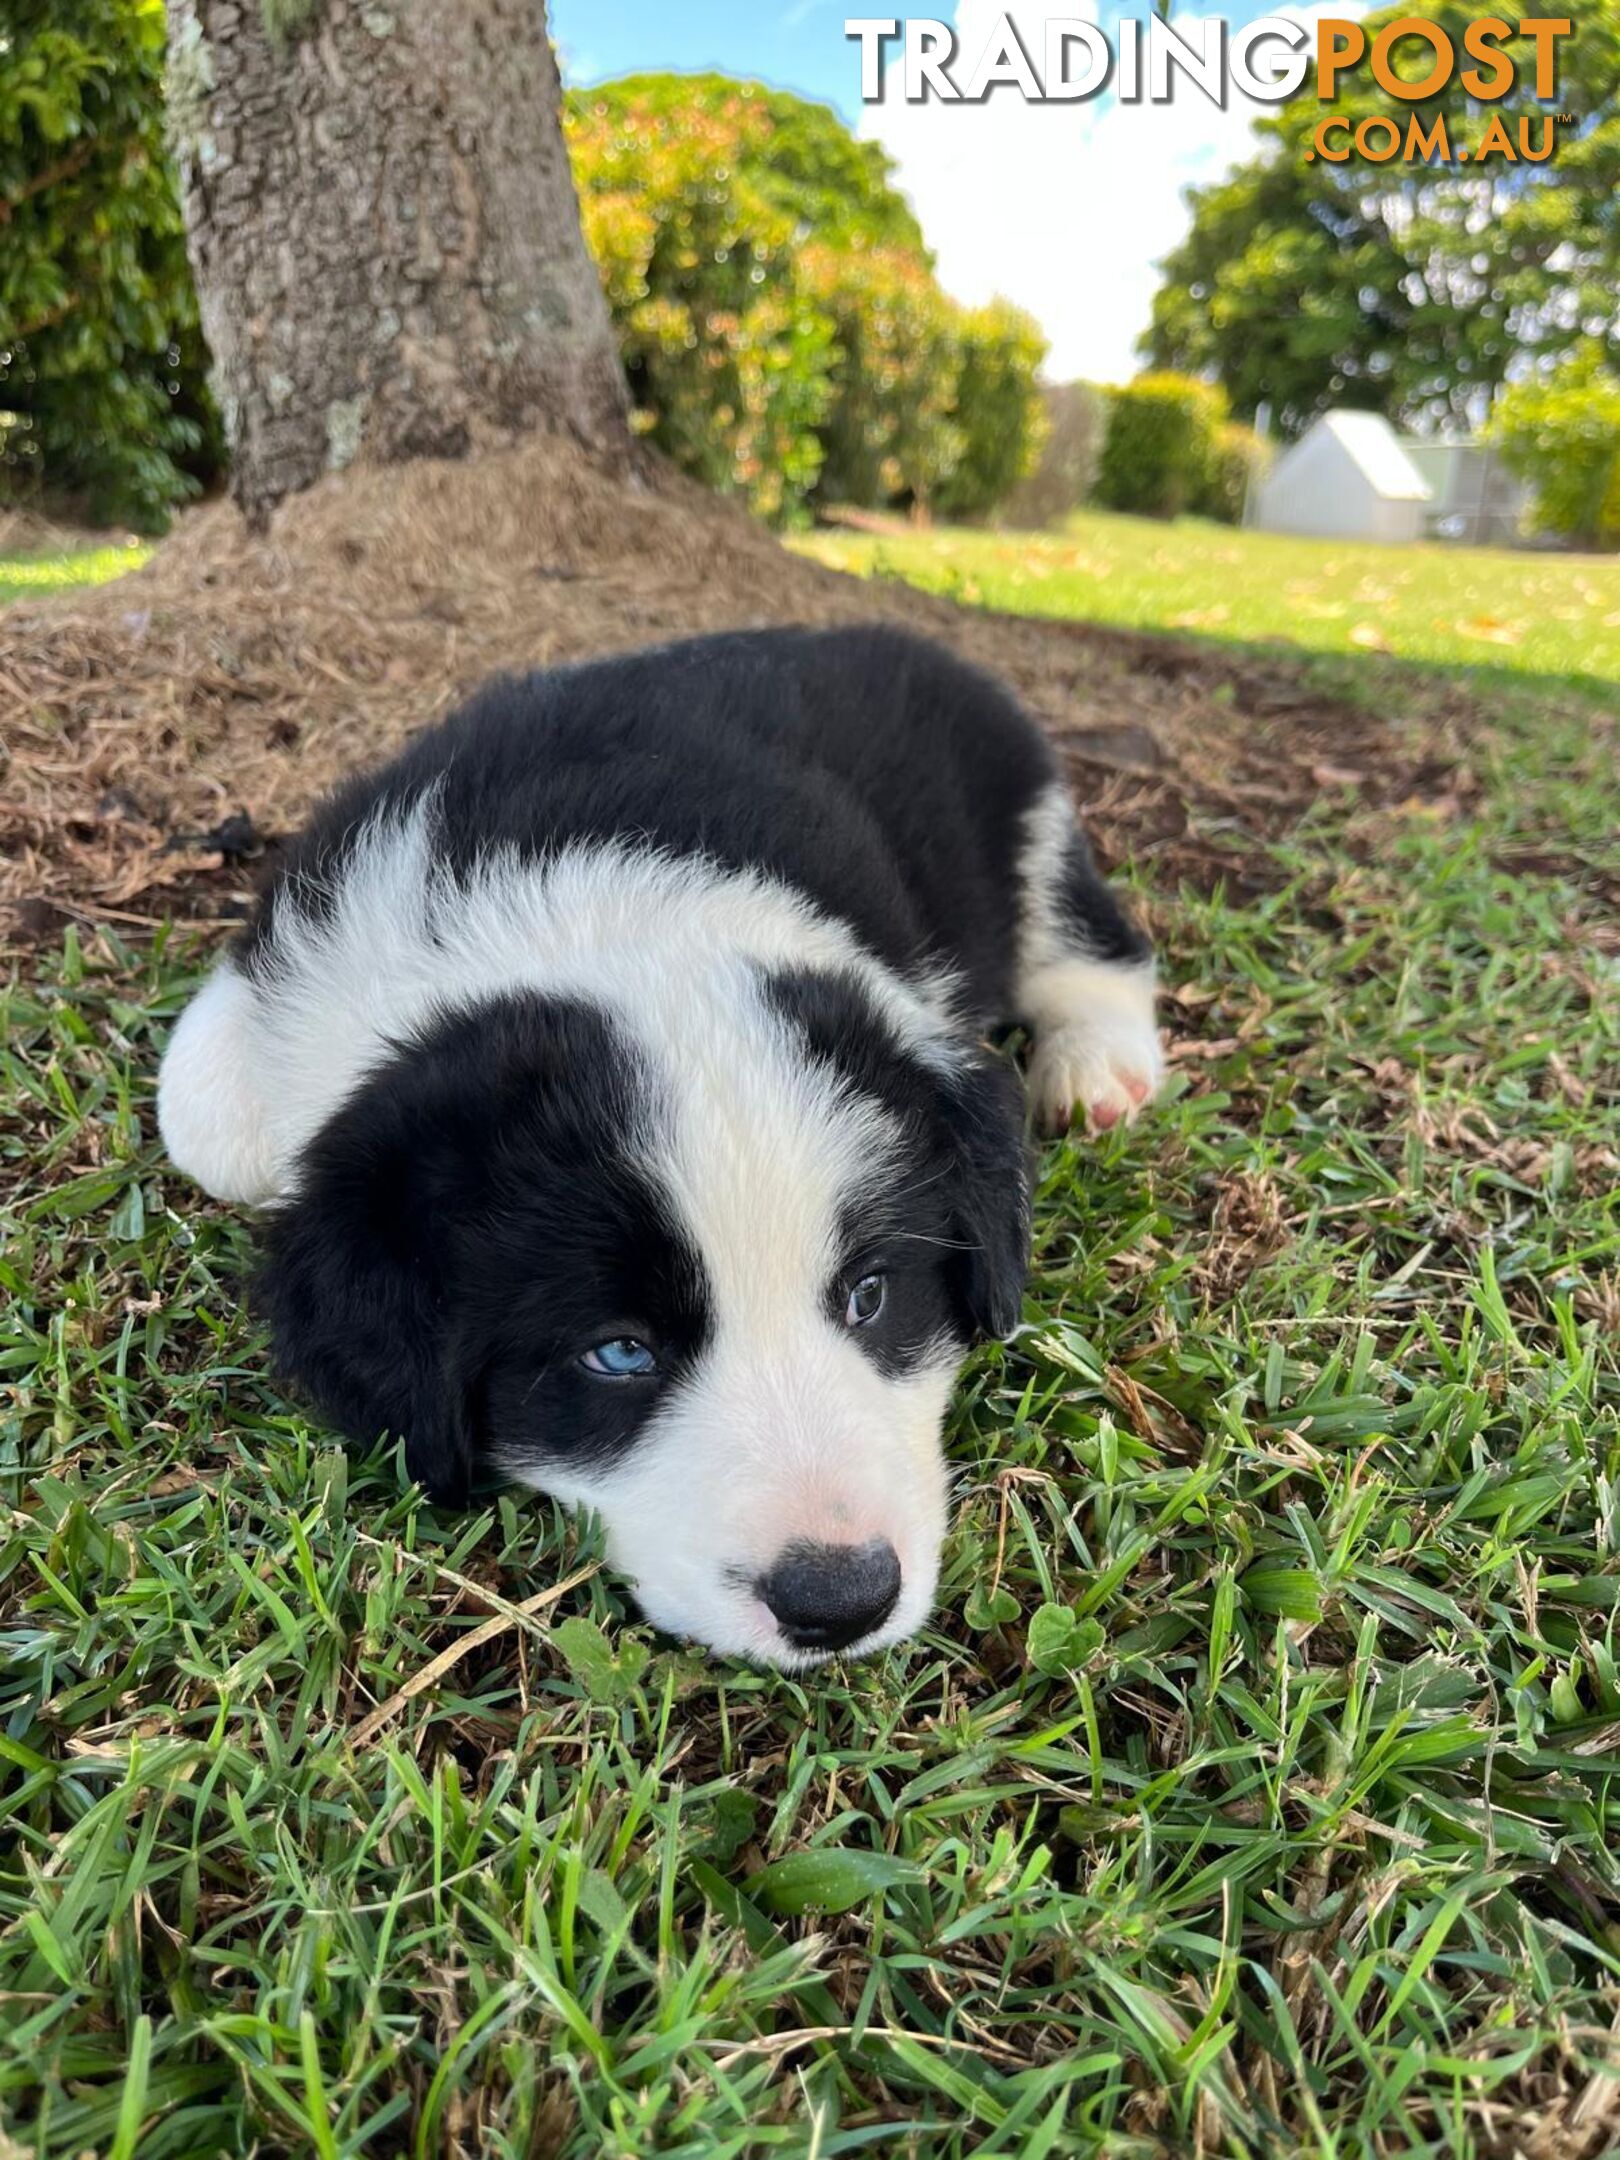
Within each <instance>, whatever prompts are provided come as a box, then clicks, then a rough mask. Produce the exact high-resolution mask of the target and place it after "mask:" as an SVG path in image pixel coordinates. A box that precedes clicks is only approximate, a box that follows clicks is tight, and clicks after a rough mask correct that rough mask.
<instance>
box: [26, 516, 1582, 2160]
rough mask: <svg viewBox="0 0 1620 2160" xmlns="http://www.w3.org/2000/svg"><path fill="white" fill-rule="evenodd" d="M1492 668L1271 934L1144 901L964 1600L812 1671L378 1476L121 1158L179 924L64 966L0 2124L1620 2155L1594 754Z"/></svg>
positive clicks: (137, 2145)
mask: <svg viewBox="0 0 1620 2160" xmlns="http://www.w3.org/2000/svg"><path fill="white" fill-rule="evenodd" d="M1170 537H1173V536H1170ZM1160 544H1163V545H1169V544H1170V539H1169V538H1167V537H1166V536H1163V535H1161V536H1160ZM975 545H978V546H1000V545H1002V543H982V542H981V543H975ZM1103 582H1104V583H1106V580H1104V581H1103ZM1516 695H1517V696H1518V697H1519V698H1520V700H1521V701H1522V706H1523V709H1522V710H1519V709H1518V708H1517V707H1513V708H1512V709H1510V710H1509V711H1508V712H1507V713H1505V714H1502V713H1498V712H1496V711H1494V710H1493V713H1492V716H1491V724H1489V725H1486V726H1483V727H1482V728H1481V730H1480V731H1479V732H1478V734H1477V736H1476V737H1475V739H1474V740H1473V741H1472V744H1471V748H1470V752H1469V755H1470V757H1471V758H1472V760H1473V761H1474V766H1475V770H1476V773H1477V778H1478V782H1479V789H1478V793H1477V796H1476V795H1470V796H1469V797H1468V803H1467V805H1466V806H1465V804H1464V802H1463V800H1462V798H1461V797H1458V798H1456V799H1455V800H1454V801H1453V803H1452V805H1451V808H1450V809H1449V810H1447V811H1445V812H1444V813H1440V812H1437V811H1436V810H1435V808H1434V806H1433V805H1432V804H1427V803H1424V802H1421V801H1418V802H1414V803H1412V804H1409V805H1401V806H1398V807H1396V808H1393V809H1391V810H1388V811H1386V812H1382V813H1376V814H1374V813H1370V812H1367V811H1365V810H1364V809H1362V808H1359V807H1358V806H1357V804H1356V803H1355V801H1354V799H1353V798H1352V797H1350V796H1348V795H1345V794H1343V793H1339V794H1335V795H1333V796H1332V797H1331V798H1329V799H1327V800H1324V802H1323V803H1321V804H1320V805H1318V806H1317V807H1316V808H1315V809H1313V811H1312V813H1311V815H1310V817H1309V819H1308V821H1307V823H1306V824H1305V825H1304V826H1303V827H1302V828H1300V829H1298V830H1296V831H1295V832H1294V833H1292V834H1291V835H1290V836H1288V837H1287V838H1286V839H1285V840H1283V841H1281V842H1279V843H1278V844H1277V845H1276V846H1275V847H1274V848H1273V849H1271V850H1270V851H1266V850H1264V849H1261V850H1260V852H1261V854H1262V855H1263V856H1264V867H1265V870H1266V872H1267V877H1268V880H1269V890H1268V892H1267V893H1266V896H1265V897H1263V898H1261V899H1259V900H1258V901H1255V902H1253V903H1251V904H1248V905H1238V904H1236V903H1235V902H1233V901H1232V900H1230V899H1228V898H1225V897H1223V896H1221V895H1219V894H1216V895H1214V896H1208V895H1204V896H1200V895H1195V894H1190V893H1189V894H1184V895H1180V896H1178V895H1176V894H1174V893H1171V892H1167V891H1165V890H1163V889H1160V888H1157V887H1156V886H1155V885H1153V884H1152V883H1146V884H1144V887H1143V893H1142V897H1143V898H1144V900H1146V901H1147V902H1148V903H1149V904H1150V905H1151V906H1152V908H1153V910H1154V914H1155V918H1156V924H1157V928H1158V930H1159V933H1160V935H1161V938H1162V941H1163V944H1164V949H1165V956H1166V972H1167V977H1168V981H1169V984H1170V986H1171V988H1172V990H1173V991H1174V992H1176V993H1178V994H1177V995H1176V996H1175V997H1174V998H1173V999H1172V1001H1171V1003H1170V1004H1169V1005H1168V1007H1167V1013H1168V1015H1169V1017H1170V1019H1171V1022H1172V1028H1173V1032H1174V1033H1175V1034H1177V1035H1178V1036H1180V1037H1181V1038H1183V1047H1182V1052H1181V1054H1179V1055H1178V1056H1177V1057H1176V1058H1175V1060H1174V1062H1173V1071H1174V1073H1175V1075H1176V1078H1175V1080H1174V1082H1173V1084H1172V1086H1171V1087H1170V1089H1169V1091H1168V1092H1167V1095H1166V1098H1165V1099H1164V1101H1163V1102H1162V1103H1161V1104H1159V1105H1157V1106H1156V1107H1155V1110H1154V1112H1153V1114H1152V1115H1151V1116H1150V1117H1148V1118H1147V1119H1145V1120H1144V1122H1143V1123H1142V1124H1141V1125H1140V1126H1139V1127H1138V1128H1137V1129H1136V1130H1135V1131H1134V1132H1133V1133H1131V1134H1129V1135H1125V1134H1115V1135H1112V1136H1109V1137H1108V1138H1105V1139H1104V1140H1102V1141H1101V1142H1099V1143H1096V1144H1093V1145H1083V1144H1067V1143H1066V1144H1064V1145H1061V1146H1055V1147H1053V1148H1051V1149H1049V1150H1048V1151H1047V1152H1046V1154H1045V1156H1044V1158H1043V1160H1042V1164H1041V1175H1040V1184H1039V1205H1038V1238H1037V1248H1038V1249H1037V1260H1036V1266H1035V1271H1034V1275H1033V1279H1032V1282H1031V1285H1030V1293H1029V1298H1028V1302H1027V1306H1026V1314H1025V1318H1026V1325H1025V1328H1024V1330H1023V1332H1022V1333H1021V1334H1020V1335H1019V1336H1018V1338H1017V1339H1016V1340H1015V1341H1014V1342H1013V1343H1012V1344H1011V1345H1009V1346H1007V1347H1005V1348H994V1349H988V1350H985V1351H983V1352H981V1353H980V1354H979V1355H978V1356H977V1357H976V1359H975V1360H974V1362H973V1364H972V1366H971V1367H970V1369H969V1372H968V1373H967V1375H966V1377H965V1379H964V1382H963V1385H962V1387H961V1389H960V1391H959V1394H958V1398H957V1407H956V1411H955V1415H954V1419H953V1427H952V1434H951V1453H952V1459H953V1462H954V1465H955V1470H956V1480H957V1489H956V1501H957V1505H956V1514H955V1522H954V1527H953V1530H952V1534H951V1538H950V1541H949V1546H948V1550H947V1561H946V1570H945V1576H944V1582H943V1586H942V1591H941V1599H940V1608H939V1612H938V1614H937V1616H936V1619H935V1621H934V1622H933V1624H932V1625H930V1627H929V1628H928V1629H927V1630H926V1632H925V1634H924V1636H923V1637H922V1639H921V1640H920V1641H919V1642H917V1643H916V1644H914V1645H913V1646H911V1647H909V1648H908V1649H906V1650H904V1651H902V1652H897V1653H895V1654H893V1655H891V1656H887V1657H884V1658H881V1659H878V1660H876V1661H874V1662H872V1663H869V1664H864V1665H855V1666H850V1667H837V1666H835V1667H834V1668H832V1669H831V1670H830V1671H828V1672H826V1673H823V1674H819V1675H816V1676H814V1677H812V1678H809V1679H805V1680H791V1679H783V1678H780V1677H777V1676H773V1675H767V1674H759V1673H751V1672H747V1671H744V1670H742V1669H739V1668H736V1667H731V1666H725V1665H717V1664H712V1663H706V1662H705V1661H704V1660H702V1659H701V1658H698V1657H695V1656H693V1655H692V1654H690V1653H689V1652H686V1651H683V1650H681V1649H679V1648H677V1647H676V1646H673V1645H671V1644H669V1643H667V1642H664V1641H661V1640H659V1639H657V1638H654V1637H653V1636H652V1635H651V1634H650V1633H649V1631H647V1630H646V1629H645V1628H642V1627H640V1626H638V1625H637V1623H636V1621H635V1618H634V1614H633V1609H632V1607H631V1605H630V1602H629V1600H628V1598H627V1596H626V1594H625V1589H624V1586H623V1584H622V1583H620V1582H619V1581H617V1580H616V1579H615V1578H614V1577H613V1576H612V1575H611V1574H609V1573H607V1572H606V1571H601V1572H597V1573H595V1574H593V1575H591V1576H590V1577H589V1579H588V1580H584V1581H580V1580H577V1579H575V1578H577V1571H578V1569H579V1567H580V1565H581V1562H582V1560H585V1561H588V1559H589V1558H590V1556H591V1552H592V1547H591V1544H590V1539H589V1536H588V1534H587V1535H586V1536H585V1537H584V1538H583V1539H582V1537H581V1534H580V1533H579V1531H578V1530H577V1529H576V1528H575V1527H574V1526H571V1525H570V1524H569V1523H567V1522H566V1520H565V1519H564V1518H563V1517H561V1516H560V1515H559V1514H558V1513H556V1512H555V1511H553V1510H552V1509H551V1508H550V1507H548V1506H547V1505H546V1504H545V1503H543V1502H538V1501H535V1500H533V1499H519V1498H517V1497H514V1496H511V1495H508V1496H504V1497H502V1498H501V1499H499V1500H498V1501H495V1502H492V1503H491V1504H489V1505H488V1506H486V1507H485V1508H484V1509H482V1511H480V1512H477V1513H474V1514H471V1515H467V1516H454V1515H446V1514H442V1513H440V1512H439V1511H437V1510H435V1509H434V1508H432V1507H429V1506H428V1505H426V1504H425V1503H424V1502H422V1501H421V1500H420V1498H419V1497H417V1496H416V1495H414V1494H412V1493H410V1492H408V1491H404V1490H402V1488H401V1485H400V1482H399V1475H398V1468H397V1464H396V1462H395V1461H394V1459H393V1458H392V1456H390V1455H387V1454H379V1455H373V1456H371V1457H370V1458H368V1459H364V1460H359V1459H355V1458H352V1457H350V1456H348V1455H346V1454H345V1453H344V1452H343V1450H342V1449H341V1448H340V1447H339V1446H338V1445H337V1444H336V1442H335V1441H334V1439H333V1437H332V1435H331V1434H330V1433H328V1432H326V1431H324V1430H322V1428H321V1427H320V1426H319V1425H318V1424H316V1423H314V1422H313V1421H312V1420H311V1419H310V1418H309V1417H308V1415H307V1414H306V1413H305V1412H304V1411H303V1410H302V1409H301V1408H300V1407H299V1406H298V1405H297V1404H296V1403H294V1402H292V1401H290V1400H289V1399H288V1398H287V1396H286V1395H285V1394H284V1393H283V1392H282V1391H281V1390H280V1389H279V1388H278V1387H277V1386H276V1384H275V1383H274V1381H273V1380H272V1378H271V1377H270V1375H269V1373H268V1372H267V1369H266V1361H265V1351H264V1344H263V1341H262V1338H261V1336H260V1334H259V1332H258V1330H257V1328H256V1327H255V1326H254V1325H253V1324H252V1323H251V1322H250V1321H249V1320H247V1319H246V1318H245V1317H244V1312H243V1284H244V1280H245V1276H246V1273H247V1269H248V1266H249V1258H250V1253H251V1247H252V1236H251V1230H250V1228H249V1226H247V1225H246V1224H245V1223H244V1222H243V1221H242V1220H241V1219H240V1218H239V1217H237V1216H234V1215H232V1214H230V1213H228V1212H226V1211H223V1210H221V1209H219V1208H216V1207H213V1206H210V1205H209V1204H207V1203H206V1202H204V1201H203V1200H201V1199H200V1197H199V1196H198V1194H197V1193H196V1192H195V1191H194V1190H193V1189H192V1188H191V1187H190V1186H188V1185H187V1183H186V1182H185V1180H184V1179H182V1178H180V1177H179V1176H177V1175H176V1174H175V1172H174V1171H173V1170H172V1169H170V1168H169V1167H168V1165H167V1164H166V1163H165V1161H164V1158H163V1154H162V1149H161V1147H160V1144H159V1141H158V1137H157V1133H156V1129H155V1122H154V1115H153V1078H154V1074H155V1070H156V1065H157V1060H158V1056H159V1052H160V1049H161V1045H162V1043H163V1040H164V1038H165V1036H166V1033H167V1030H168V1028H169V1026H170V1025H171V1023H172V1020H173V1017H174V1015H175V1014H176V1013H177V1011H178V1010H179V1008H180V1005H181V1002H182V1000H183V999H184V997H185V996H186V994H187V993H188V991H189V990H190V988H191V987H192V986H193V985H194V983H195V981H196V978H197V973H198V970H199V968H200V967H201V965H202V964H203V961H204V958H205V955H203V954H202V953H201V952H199V951H196V950H192V949H184V950H183V949H181V948H180V947H179V946H178V945H177V944H171V943H165V942H164V941H162V940H159V941H158V944H157V945H156V947H155V948H153V947H139V948H138V947H134V946H125V945H122V944H120V943H118V942H116V941H115V940H114V939H113V938H112V937H111V936H110V935H106V934H102V935H100V936H98V937H96V938H95V939H94V940H93V941H91V942H89V943H86V944H81V942H80V941H79V939H78V937H77V936H76V935H73V934H71V933H70V934H69V936H68V939H67V941H66V943H65V945H64V946H63V947H61V948H60V949H59V950H58V951H57V952H56V953H54V954H52V955H49V956H47V957H45V958H44V959H43V960H41V961H40V962H39V964H38V965H37V967H36V968H34V969H33V970H32V971H31V972H30V974H29V976H28V978H27V979H26V980H25V981H24V982H23V983H22V984H21V985H20V986H19V987H18V989H17V990H16V992H15V994H14V995H13V996H12V998H11V1000H10V1004H9V1009H8V1011H7V1012H6V1014H5V1036H4V1050H3V1062H0V1082H3V1092H0V2127H3V2129H4V2131H5V2133H6V2135H5V2136H0V2148H3V2149H4V2150H5V2151H6V2152H10V2151H11V2150H13V2148H15V2150H17V2151H18V2152H28V2153H30V2154H34V2153H38V2154H43V2155H49V2156H56V2155H62V2156H64V2160H65V2156H67V2155H70V2154H73V2155H76V2154H80V2153H84V2152H89V2151H94V2152H98V2153H101V2154H104V2155H116V2156H119V2160H136V2156H139V2160H191V2156H193V2155H200V2154H216V2153H228V2154H239V2153H247V2152H252V2151H256V2152H260V2153H264V2154H267V2155H268V2154H292V2153H297V2154H303V2153H319V2154H322V2155H329V2156H343V2160H369V2156H371V2155H376V2154H402V2155H403V2154H411V2155H419V2156H422V2160H430V2156H434V2155H438V2154H440V2153H466V2154H477V2155H479V2156H481V2160H482V2156H491V2160H517V2156H520V2155H521V2156H525V2160H527V2156H531V2155H538V2154H544V2155H547V2156H549V2160H601V2156H614V2160H638V2156H640V2155H642V2154H652V2153H657V2154H660V2155H663V2156H677V2160H756V2156H761V2155H782V2156H789V2160H810V2156H812V2155H814V2156H817V2160H821V2156H829V2160H831V2156H835V2155H836V2156H865V2155H881V2156H887V2155H890V2154H893V2155H896V2156H899V2155H905V2156H908V2160H967V2156H969V2155H972V2156H974V2160H984V2156H992V2160H994V2156H1000V2160H1023V2156H1025V2155H1037V2156H1051V2160H1072V2156H1080V2160H1180V2156H1182V2155H1192V2154H1194V2153H1199V2154H1205V2155H1209V2156H1211V2160H1214V2156H1216V2155H1229V2156H1235V2160H1280V2156H1282V2155H1290V2156H1292V2155H1308V2156H1310V2160H1417V2156H1420V2155H1421V2156H1429V2160H1503V2156H1505V2155H1508V2154H1510V2153H1522V2154H1525V2155H1527V2156H1529V2155H1536V2156H1541V2160H1555V2156H1556V2160H1563V2156H1566V2155H1567V2156H1569V2160H1600V2156H1601V2155H1602V2154H1604V2153H1607V2152H1610V2151H1613V2150H1614V2149H1615V2138H1616V2136H1617V2134H1620V2085H1617V2084H1616V2082H1615V2077H1616V2073H1617V2071H1620V2055H1617V2051H1616V2042H1615V2031H1616V2020H1617V2014H1620V1925H1617V1917H1616V1916H1617V1914H1620V1859H1617V1853H1620V1840H1617V1837H1616V1823H1615V1815H1614V1810H1615V1794H1616V1791H1617V1789H1620V1750H1617V1738H1620V1667H1617V1656H1620V1514H1617V1505H1616V1494H1617V1493H1620V1378H1617V1361H1616V1341H1617V1330H1620V1216H1617V1206H1616V1186H1617V1182H1620V1153H1617V1147H1620V1143H1617V1140H1616V1127H1617V1110H1620V1104H1617V1088H1620V1007H1617V1001H1616V998H1615V996H1614V990H1615V984H1616V974H1615V970H1616V957H1615V947H1614V942H1613V935H1612V933H1613V920H1612V912H1610V911H1608V909H1607V907H1606V903H1605V902H1604V900H1603V898H1602V893H1603V889H1604V887H1603V881H1604V880H1605V879H1615V878H1617V877H1620V849H1617V843H1616V835H1617V833H1620V776H1617V773H1616V769H1615V763H1614V758H1613V749H1612V743H1611V744H1608V745H1605V744H1604V743H1603V742H1602V741H1600V740H1598V739H1597V738H1596V737H1595V735H1594V732H1593V730H1592V728H1591V726H1590V724H1589V721H1588V718H1587V717H1585V716H1583V714H1582V713H1581V712H1580V711H1579V710H1577V709H1575V705H1574V703H1573V702H1572V704H1571V706H1570V709H1568V710H1564V709H1561V708H1560V707H1559V706H1558V705H1557V704H1556V703H1555V702H1547V703H1543V702H1541V701H1540V700H1537V701H1534V702H1532V701H1530V700H1528V699H1525V698H1524V696H1523V693H1516ZM1509 703H1510V706H1511V705H1512V701H1511V700H1510V701H1509ZM1256 845H1257V847H1258V846H1259V844H1258V843H1256ZM571 1579H572V1580H573V1586H572V1587H570V1588H568V1589H567V1590H566V1592H565V1593H564V1594H563V1595H562V1596H561V1597H560V1599H558V1600H556V1601H554V1602H553V1603H552V1604H550V1605H549V1606H547V1607H546V1608H545V1609H544V1610H540V1611H529V1612H524V1611H521V1610H519V1608H520V1607H521V1606H522V1605H523V1604H524V1601H526V1600H530V1599H532V1598H534V1597H535V1595H536V1594H537V1593H539V1592H542V1591H543V1590H544V1589H545V1588H546V1586H547V1585H551V1584H558V1583H563V1582H568V1581H570V1580H571ZM492 1619H493V1620H494V1621H496V1622H497V1623H503V1622H504V1629H503V1630H502V1631H500V1632H497V1633H496V1635H495V1637H494V1639H493V1640H486V1639H485V1637H484V1635H482V1634H480V1635H478V1637H477V1639H476V1640H475V1641H473V1642H472V1643H471V1646H470V1654H467V1655H464V1656H462V1657H461V1658H460V1659H459V1661H457V1662H454V1663H452V1664H449V1665H448V1666H445V1665H442V1664H440V1665H435V1661H436V1660H442V1659H443V1654H444V1653H445V1652H446V1651H447V1650H452V1649H455V1648H456V1647H457V1646H458V1645H468V1644H469V1638H471V1637H473V1636H474V1631H477V1630H487V1628H488V1625H489V1623H490V1622H491V1620H492ZM559 1623H560V1624H559ZM430 1668H432V1669H431V1670H430ZM424 1674H425V1675H426V1676H427V1678H428V1679H429V1680H430V1681H431V1683H432V1684H431V1685H428V1686H426V1687H425V1688H423V1689H422V1690H421V1691H420V1692H418V1693H416V1694H414V1695H413V1696H411V1697H410V1698H409V1699H408V1700H405V1699H402V1691H403V1690H405V1689H406V1688H407V1687H408V1686H409V1685H410V1684H411V1683H413V1682H414V1681H416V1680H417V1679H418V1677H419V1676H422V1675H424ZM379 1706H383V1709H384V1712H385V1714H382V1715H380V1716H378V1715H375V1713H377V1711H378V1707H379ZM811 1856H813V1857H811Z"/></svg>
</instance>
